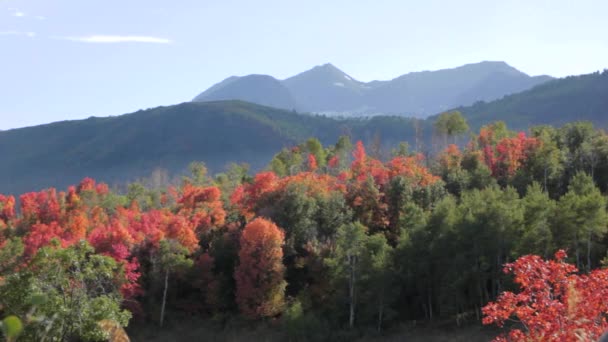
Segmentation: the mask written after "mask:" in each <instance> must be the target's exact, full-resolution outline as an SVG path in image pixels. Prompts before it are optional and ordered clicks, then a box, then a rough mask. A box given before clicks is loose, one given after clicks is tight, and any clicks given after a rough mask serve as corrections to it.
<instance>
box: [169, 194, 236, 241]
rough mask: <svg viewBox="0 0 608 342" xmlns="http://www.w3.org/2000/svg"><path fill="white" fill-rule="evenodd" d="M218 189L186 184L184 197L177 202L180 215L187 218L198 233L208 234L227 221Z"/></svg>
mask: <svg viewBox="0 0 608 342" xmlns="http://www.w3.org/2000/svg"><path fill="white" fill-rule="evenodd" d="M221 196H222V194H221V192H220V189H219V188H218V187H215V186H212V187H198V186H193V185H191V184H185V185H184V187H183V189H182V196H181V197H180V198H179V199H178V200H177V203H178V208H179V212H178V214H179V215H182V216H184V217H187V218H188V219H189V220H190V222H191V223H192V225H193V226H194V227H196V231H197V233H199V234H201V233H206V232H207V231H208V230H209V229H211V228H212V227H217V226H221V225H223V224H224V221H225V219H226V211H224V207H223V203H222V201H221Z"/></svg>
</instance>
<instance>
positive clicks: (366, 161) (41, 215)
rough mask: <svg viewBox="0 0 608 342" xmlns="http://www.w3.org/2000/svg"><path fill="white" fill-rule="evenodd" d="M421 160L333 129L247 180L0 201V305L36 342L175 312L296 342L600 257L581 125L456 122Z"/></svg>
mask: <svg viewBox="0 0 608 342" xmlns="http://www.w3.org/2000/svg"><path fill="white" fill-rule="evenodd" d="M443 119H444V120H440V121H438V122H442V125H445V126H444V127H443V128H442V127H439V126H438V127H437V128H440V129H439V132H442V134H445V135H446V137H445V139H443V141H444V142H445V145H444V149H443V152H441V153H439V154H438V155H437V156H436V157H434V158H432V159H428V158H424V157H423V156H422V155H421V154H418V153H416V152H415V151H413V152H412V151H410V149H409V148H408V146H407V145H406V144H402V145H400V146H398V147H396V148H395V149H394V150H393V151H392V153H391V156H390V157H388V158H387V157H385V156H384V153H382V152H381V151H380V150H376V149H375V148H374V146H373V145H371V146H368V148H367V149H366V148H365V147H364V146H363V144H362V143H360V142H357V143H356V144H354V146H353V144H352V143H351V141H350V140H349V138H347V137H341V138H340V139H339V141H338V142H337V143H336V144H335V145H333V146H329V147H324V146H322V144H321V143H320V142H319V141H318V140H316V139H309V140H308V141H306V142H305V143H303V144H301V145H299V146H295V147H293V148H291V149H284V150H282V151H280V152H279V153H278V154H277V155H276V156H275V157H274V158H273V159H272V161H271V162H270V164H269V166H268V168H267V171H264V172H260V173H258V174H256V175H254V176H250V175H249V174H248V172H247V171H248V170H247V167H245V166H238V165H233V166H232V167H231V168H230V169H229V170H228V171H226V172H225V173H222V174H218V175H216V176H214V177H210V176H209V175H207V172H206V169H205V167H204V165H203V164H193V165H192V168H191V170H192V175H191V176H190V177H187V178H184V179H183V181H182V182H181V183H180V184H179V185H178V186H168V187H159V188H146V187H144V186H142V185H141V184H132V185H131V186H129V190H128V192H127V193H126V194H118V193H114V192H112V191H110V190H109V188H108V187H107V186H106V185H104V184H97V183H95V181H93V180H91V179H85V180H84V181H83V182H82V183H81V184H79V185H78V186H74V187H70V188H69V189H67V191H65V192H57V191H56V190H55V189H48V190H44V191H41V192H37V193H28V194H24V195H22V196H20V198H19V201H18V202H19V204H18V205H17V200H16V199H15V198H13V197H10V196H0V232H1V234H0V243H1V245H2V248H1V249H0V272H1V274H2V283H1V284H0V304H1V305H2V309H1V310H2V313H4V315H5V316H6V315H16V316H17V317H19V318H20V319H21V320H22V321H23V322H24V324H25V329H24V331H23V333H24V334H25V336H26V337H27V338H29V339H32V340H41V339H43V338H50V337H52V338H56V339H87V340H99V339H102V338H104V336H105V335H106V334H107V331H106V330H104V329H102V325H100V324H98V322H100V321H101V322H113V323H112V324H114V325H116V326H125V325H126V324H127V322H128V321H129V317H131V316H132V317H134V319H139V320H144V321H148V322H154V323H156V324H159V325H163V324H164V323H165V322H166V321H167V320H171V319H172V317H174V316H175V315H177V314H179V315H180V317H183V315H189V316H192V317H196V318H200V319H210V320H211V319H213V320H214V321H217V322H224V323H225V322H229V321H230V320H233V319H243V320H245V321H251V322H258V321H270V322H273V323H277V324H280V326H281V329H283V330H284V332H285V334H286V335H287V336H288V337H289V338H291V339H293V340H298V339H303V340H304V339H306V340H308V339H329V338H332V339H336V338H339V336H337V335H336V334H338V333H336V332H335V331H341V330H348V331H350V332H351V333H353V332H356V331H368V330H375V331H379V332H381V331H383V329H385V328H387V327H390V326H394V325H397V324H399V323H400V322H404V321H406V320H434V319H450V320H454V321H455V322H456V323H458V324H460V323H462V322H464V321H475V320H479V319H480V318H481V308H482V307H483V306H484V305H486V303H488V302H489V301H492V300H495V299H496V298H497V296H498V294H499V293H501V292H502V291H504V290H505V289H509V288H511V287H513V282H512V280H511V278H510V276H508V275H505V274H504V273H503V272H502V268H503V264H505V263H508V262H512V261H514V260H515V259H516V258H517V257H519V256H522V255H526V254H537V255H540V256H544V257H548V256H551V255H553V253H554V252H555V251H556V250H558V249H566V250H568V251H569V255H570V261H571V262H573V263H575V264H576V265H577V266H578V268H579V269H581V270H586V271H588V270H591V269H593V268H597V267H599V266H601V264H602V260H603V259H604V258H605V257H606V251H607V249H608V241H607V240H606V232H607V223H608V221H607V216H606V199H605V196H604V193H605V192H606V190H607V189H608V136H606V135H605V134H604V133H603V132H601V131H598V130H595V129H594V128H593V127H592V125H591V124H589V123H573V124H568V125H565V126H563V127H561V128H553V127H547V126H543V127H534V128H532V129H531V130H530V132H528V133H527V134H526V133H523V132H519V133H518V132H513V131H509V130H508V129H507V128H506V126H505V125H504V124H503V123H495V124H492V125H488V126H485V127H483V128H482V129H481V130H480V132H479V134H477V135H472V136H471V139H470V141H469V142H468V144H466V146H462V147H458V146H456V145H447V142H448V141H450V140H452V139H451V137H450V136H455V135H462V134H464V132H465V131H466V123H463V122H462V120H460V118H459V114H457V113H449V114H446V116H445V117H444V118H443Z"/></svg>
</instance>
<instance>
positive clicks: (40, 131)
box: [0, 101, 412, 193]
mask: <svg viewBox="0 0 608 342" xmlns="http://www.w3.org/2000/svg"><path fill="white" fill-rule="evenodd" d="M411 130H412V125H411V124H410V121H409V120H408V119H405V118H374V119H373V120H360V119H352V120H346V121H338V120H334V119H330V118H326V117H323V116H313V115H302V114H297V113H295V112H292V111H284V110H279V109H274V108H270V107H264V106H260V105H254V104H251V103H245V102H239V101H226V102H208V103H183V104H180V105H175V106H167V107H158V108H154V109H149V110H145V111H138V112H136V113H133V114H126V115H122V116H117V117H109V118H89V119H87V120H78V121H64V122H57V123H52V124H48V125H41V126H35V127H28V128H22V129H15V130H9V131H4V132H0V154H1V155H3V156H4V159H3V161H2V168H0V179H1V181H0V193H14V192H23V191H30V190H35V189H40V188H45V187H48V186H57V187H64V186H66V185H68V184H72V183H74V182H77V181H78V180H79V179H81V178H83V177H85V176H89V177H95V178H98V179H100V180H103V181H106V182H110V183H112V182H124V181H127V180H133V179H135V178H138V177H144V176H148V175H150V173H151V172H152V171H153V170H154V169H156V168H162V169H166V170H168V171H169V172H170V173H179V172H182V171H184V170H186V168H187V165H188V164H189V163H190V162H192V161H197V160H198V161H204V162H205V163H206V164H207V166H208V167H209V168H210V169H211V171H213V172H218V171H221V170H222V169H223V168H224V167H225V166H226V165H228V164H229V163H230V162H239V163H240V162H246V163H249V164H251V166H252V168H254V169H260V168H262V167H263V166H264V165H266V164H267V163H268V162H269V161H270V159H271V157H272V156H273V155H274V154H275V153H276V152H277V151H279V150H280V149H281V148H283V147H286V146H293V145H294V144H297V143H299V142H301V141H303V140H305V139H307V138H309V137H317V138H319V139H320V140H321V141H322V142H323V143H326V144H329V143H334V142H335V141H336V140H337V138H338V137H339V136H340V135H342V134H350V135H352V136H353V138H356V139H363V140H366V141H370V140H371V139H373V138H374V137H381V138H382V140H383V142H384V141H386V142H387V143H389V142H392V143H394V142H396V141H399V140H405V139H406V138H407V137H408V136H412V133H411Z"/></svg>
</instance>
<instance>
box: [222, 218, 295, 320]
mask: <svg viewBox="0 0 608 342" xmlns="http://www.w3.org/2000/svg"><path fill="white" fill-rule="evenodd" d="M284 242H285V234H284V233H283V231H282V230H281V229H279V227H277V226H276V225H275V224H274V223H272V222H270V221H268V220H265V219H262V218H258V219H255V220H253V221H251V222H250V223H249V224H248V225H247V226H245V229H244V230H243V233H242V235H241V240H240V244H241V249H240V251H239V261H240V263H239V265H238V266H237V268H236V270H235V275H234V277H235V279H236V286H237V288H236V301H237V304H238V305H239V308H240V310H241V312H242V313H243V315H245V316H246V317H249V318H261V317H271V316H275V315H277V314H278V313H280V312H281V311H282V309H283V306H284V300H285V298H284V292H285V286H286V283H285V280H284V274H285V267H284V266H283V250H282V248H281V246H282V245H283V243H284Z"/></svg>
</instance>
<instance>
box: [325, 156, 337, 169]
mask: <svg viewBox="0 0 608 342" xmlns="http://www.w3.org/2000/svg"><path fill="white" fill-rule="evenodd" d="M327 165H328V166H329V167H330V168H332V169H335V168H337V167H338V166H340V157H338V156H333V157H331V159H329V162H327Z"/></svg>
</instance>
